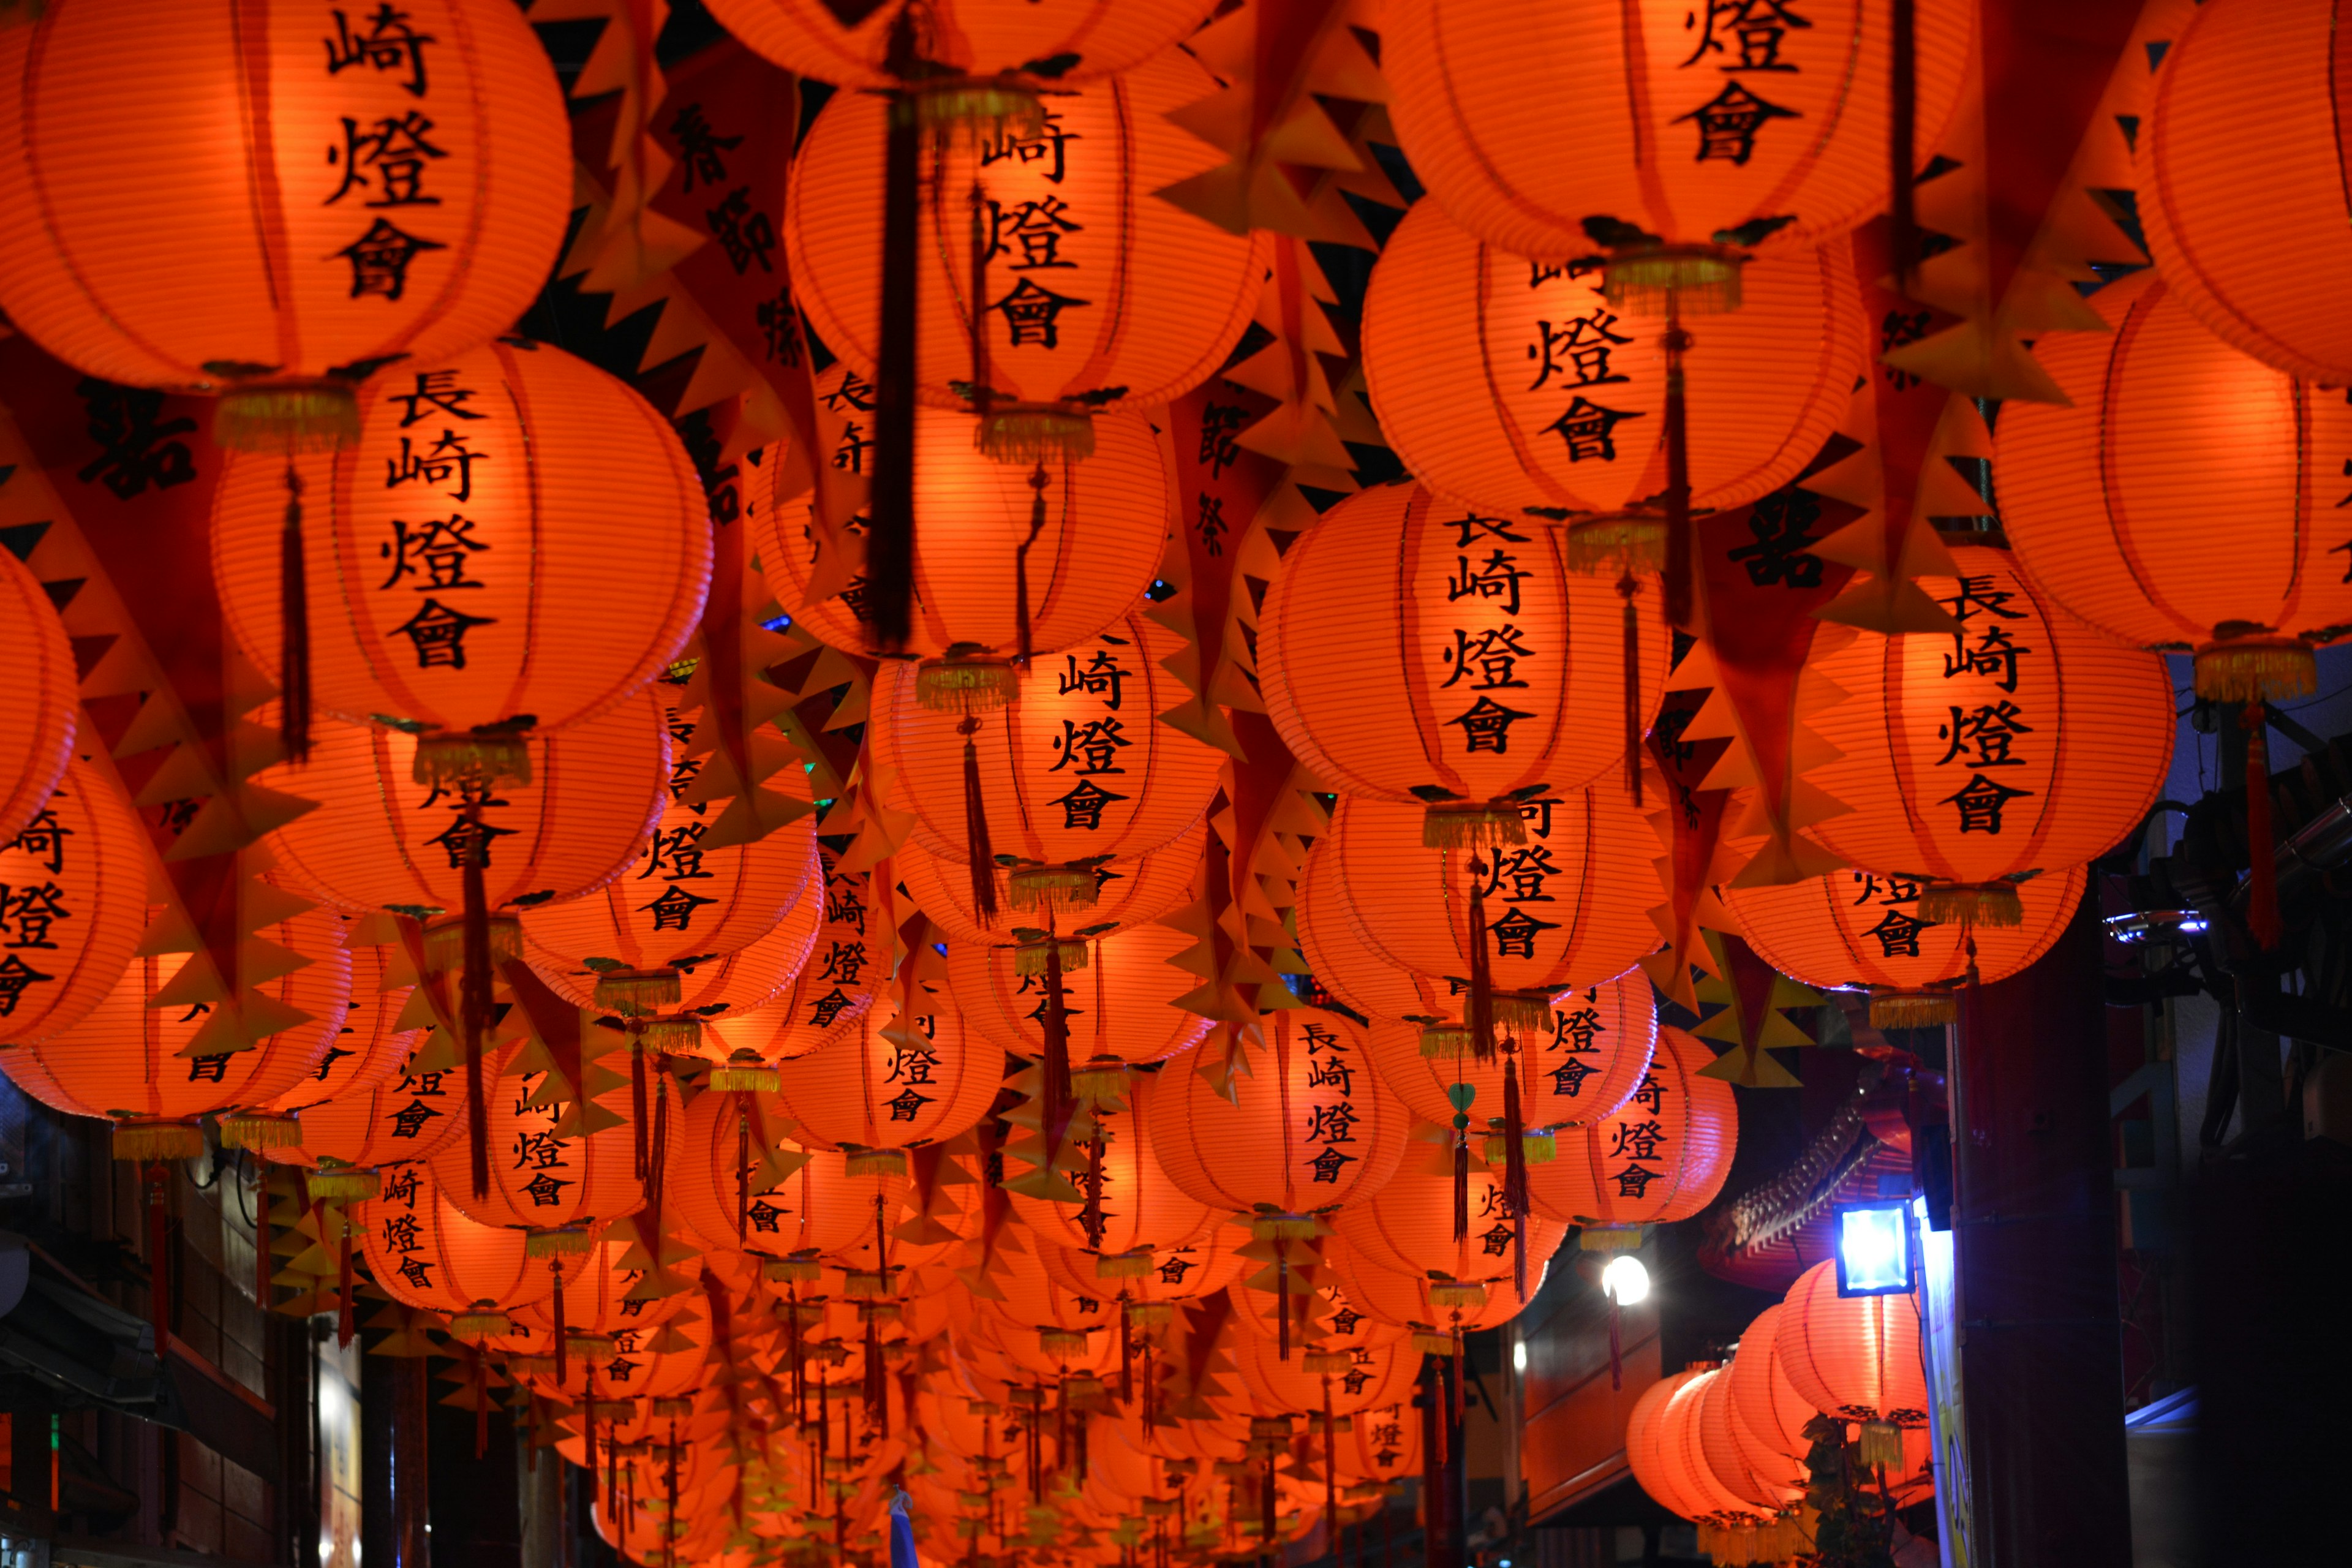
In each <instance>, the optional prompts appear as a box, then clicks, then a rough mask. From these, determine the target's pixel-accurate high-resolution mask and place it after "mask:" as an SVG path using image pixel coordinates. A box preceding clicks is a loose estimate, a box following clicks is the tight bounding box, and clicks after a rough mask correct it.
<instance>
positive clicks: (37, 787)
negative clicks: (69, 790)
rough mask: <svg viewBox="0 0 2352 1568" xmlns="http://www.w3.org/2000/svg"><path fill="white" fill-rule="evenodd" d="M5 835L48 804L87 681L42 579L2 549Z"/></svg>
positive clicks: (0, 762) (1, 823) (0, 779)
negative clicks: (6, 676) (81, 687)
mask: <svg viewBox="0 0 2352 1568" xmlns="http://www.w3.org/2000/svg"><path fill="white" fill-rule="evenodd" d="M0 667H5V668H6V669H7V670H8V671H9V674H10V676H11V678H12V679H10V680H9V682H8V683H7V685H6V686H5V688H0V838H14V837H16V833H17V831H18V830H19V829H20V828H22V827H23V826H25V825H26V823H27V822H30V821H31V820H32V819H33V817H34V816H35V815H36V814H37V813H38V812H39V811H40V810H41V808H42V806H43V805H45V804H46V803H47V800H48V798H49V795H50V792H51V791H53V790H55V789H56V788H57V787H58V780H59V779H61V778H63V777H64V776H65V771H66V763H67V762H68V760H69V759H70V758H71V757H72V755H73V742H74V722H75V720H76V719H77V718H78V717H79V711H80V710H79V698H80V691H79V685H80V681H79V675H78V672H77V670H76V668H75V665H74V657H73V646H72V645H71V644H70V643H68V641H67V640H66V628H65V624H64V623H63V622H61V621H60V620H58V612H57V609H56V607H55V606H54V605H51V604H50V603H49V596H48V595H47V593H46V592H44V591H43V589H42V587H41V584H40V582H39V580H38V579H37V578H36V577H35V576H34V575H33V574H32V573H30V572H29V571H27V570H26V568H25V566H24V564H23V563H21V562H19V561H18V560H17V559H16V555H15V553H14V552H10V551H6V550H0Z"/></svg>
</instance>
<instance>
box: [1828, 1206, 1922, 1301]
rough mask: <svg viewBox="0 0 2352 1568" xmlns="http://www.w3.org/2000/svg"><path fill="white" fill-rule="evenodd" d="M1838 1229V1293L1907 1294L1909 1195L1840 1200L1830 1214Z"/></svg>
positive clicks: (1909, 1233)
mask: <svg viewBox="0 0 2352 1568" xmlns="http://www.w3.org/2000/svg"><path fill="white" fill-rule="evenodd" d="M1832 1223H1833V1224H1834V1226H1836V1231H1837V1288H1838V1294H1839V1295H1841V1296H1898V1295H1908V1294H1910V1292H1911V1289H1912V1279H1911V1201H1910V1200H1909V1199H1908V1198H1886V1199H1883V1200H1881V1201H1879V1202H1877V1203H1860V1204H1843V1205H1839V1207H1838V1208H1837V1210H1836V1211H1835V1214H1834V1215H1833V1218H1832Z"/></svg>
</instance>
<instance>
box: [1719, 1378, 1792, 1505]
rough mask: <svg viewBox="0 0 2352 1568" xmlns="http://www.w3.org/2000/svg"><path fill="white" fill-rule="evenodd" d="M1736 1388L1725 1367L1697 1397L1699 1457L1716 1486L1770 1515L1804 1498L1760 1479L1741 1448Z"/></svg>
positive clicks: (1763, 1478)
mask: <svg viewBox="0 0 2352 1568" xmlns="http://www.w3.org/2000/svg"><path fill="white" fill-rule="evenodd" d="M1738 1395H1739V1390H1738V1385H1737V1384H1734V1383H1733V1382H1732V1378H1731V1369H1730V1368H1728V1367H1726V1368H1725V1369H1724V1370H1723V1371H1722V1372H1721V1373H1718V1374H1717V1375H1716V1376H1715V1377H1713V1378H1711V1379H1709V1380H1708V1382H1707V1385H1706V1393H1704V1394H1701V1395H1699V1407H1698V1418H1697V1421H1696V1427H1697V1437H1698V1447H1699V1458H1700V1460H1701V1461H1702V1463H1703V1464H1704V1465H1705V1467H1706V1473H1707V1474H1708V1475H1709V1476H1711V1477H1713V1478H1714V1479H1715V1481H1716V1484H1717V1486H1718V1487H1720V1488H1721V1489H1723V1490H1725V1491H1727V1492H1729V1493H1730V1494H1731V1495H1732V1496H1733V1497H1735V1498H1737V1499H1738V1500H1739V1501H1740V1502H1741V1503H1743V1504H1745V1505H1747V1506H1748V1508H1750V1509H1754V1510H1759V1512H1762V1513H1773V1512H1777V1511H1779V1510H1780V1508H1781V1507H1782V1506H1784V1505H1787V1504H1792V1503H1794V1502H1795V1501H1796V1500H1798V1499H1799V1498H1800V1497H1801V1496H1802V1495H1803V1491H1802V1489H1801V1488H1799V1487H1791V1486H1788V1485H1786V1484H1783V1483H1780V1482H1778V1481H1774V1480H1769V1479H1766V1478H1765V1477H1763V1476H1759V1474H1758V1473H1757V1472H1756V1469H1755V1467H1754V1466H1753V1464H1752V1463H1751V1462H1750V1461H1749V1459H1748V1451H1747V1449H1746V1448H1744V1447H1741V1446H1740V1442H1739V1430H1738V1410H1737V1408H1736V1407H1737V1405H1738Z"/></svg>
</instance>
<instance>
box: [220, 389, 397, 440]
mask: <svg viewBox="0 0 2352 1568" xmlns="http://www.w3.org/2000/svg"><path fill="white" fill-rule="evenodd" d="M213 439H214V440H215V441H216V442H218V443H219V444H220V445H221V446H224V447H227V448H228V449H229V450H230V451H232V452H268V453H274V454H277V455H278V456H284V455H286V454H288V453H291V452H331V451H334V450H335V449H336V448H338V447H356V446H358V445H359V443H360V400H359V398H358V396H357V395H354V394H353V393H352V389H351V388H350V387H348V386H345V385H343V384H341V383H340V382H332V381H294V382H286V381H279V382H261V383H257V384H254V385H251V386H233V387H230V388H229V389H228V390H227V391H226V392H224V393H222V394H221V400H220V405H219V406H218V407H216V408H215V409H214V410H213Z"/></svg>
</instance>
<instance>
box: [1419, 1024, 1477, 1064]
mask: <svg viewBox="0 0 2352 1568" xmlns="http://www.w3.org/2000/svg"><path fill="white" fill-rule="evenodd" d="M1469 1048H1470V1030H1469V1027H1468V1026H1466V1025H1462V1024H1423V1026H1421V1054H1422V1055H1423V1056H1424V1057H1458V1056H1460V1055H1461V1054H1462V1053H1463V1052H1465V1051H1466V1050H1468V1049H1469Z"/></svg>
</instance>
